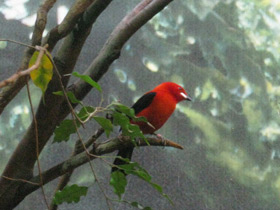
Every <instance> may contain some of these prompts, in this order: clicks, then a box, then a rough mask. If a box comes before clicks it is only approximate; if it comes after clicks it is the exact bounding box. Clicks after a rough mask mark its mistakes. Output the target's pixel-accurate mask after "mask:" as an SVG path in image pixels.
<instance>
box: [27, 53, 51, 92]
mask: <svg viewBox="0 0 280 210" xmlns="http://www.w3.org/2000/svg"><path fill="white" fill-rule="evenodd" d="M38 55H39V52H38V51H35V52H34V54H33V55H32V57H31V59H30V61H29V65H28V66H29V67H31V66H33V65H34V64H35V63H36V60H37V58H38ZM49 55H50V54H49ZM52 76H53V65H52V62H51V61H50V59H49V58H48V56H47V55H46V54H44V55H43V57H42V59H41V63H40V66H39V67H38V68H37V69H35V70H34V71H32V72H31V73H30V77H31V79H32V81H33V82H34V84H35V85H36V86H37V87H39V88H41V90H42V91H43V93H45V91H46V89H47V87H48V84H49V82H50V81H51V79H52Z"/></svg>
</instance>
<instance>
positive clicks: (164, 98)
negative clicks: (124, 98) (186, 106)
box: [112, 82, 191, 171]
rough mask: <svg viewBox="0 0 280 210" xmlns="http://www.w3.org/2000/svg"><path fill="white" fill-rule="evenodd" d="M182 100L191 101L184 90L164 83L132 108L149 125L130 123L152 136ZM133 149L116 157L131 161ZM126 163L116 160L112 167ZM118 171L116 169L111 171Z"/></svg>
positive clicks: (122, 151)
mask: <svg viewBox="0 0 280 210" xmlns="http://www.w3.org/2000/svg"><path fill="white" fill-rule="evenodd" d="M183 100H189V101H191V98H190V97H189V96H188V94H187V93H186V91H185V90H184V88H182V87H181V86H180V85H178V84H176V83H173V82H164V83H162V84H160V85H158V86H157V87H155V88H154V89H153V90H151V91H149V92H147V93H145V94H144V95H143V96H142V97H141V98H140V99H138V101H137V102H136V103H135V104H134V105H133V106H132V108H133V109H134V111H135V115H136V116H137V117H142V116H143V117H145V118H146V119H147V120H148V122H149V123H145V122H133V121H132V122H131V123H133V124H136V125H138V126H139V128H140V129H141V131H142V132H143V134H153V133H154V132H155V131H156V130H158V129H160V128H161V127H162V126H163V125H164V123H165V122H166V121H167V120H168V118H169V117H170V116H171V114H172V113H173V112H174V110H175V108H176V104H177V103H179V102H180V101H183ZM132 152H133V147H128V148H124V149H121V150H119V152H118V154H117V156H121V157H123V158H129V159H131V156H132ZM122 164H126V162H124V161H122V160H121V159H118V158H116V159H115V161H114V165H122ZM115 170H118V169H117V168H116V167H113V168H112V171H115Z"/></svg>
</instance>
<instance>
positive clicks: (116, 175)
mask: <svg viewBox="0 0 280 210" xmlns="http://www.w3.org/2000/svg"><path fill="white" fill-rule="evenodd" d="M110 185H112V186H113V188H114V192H115V194H116V195H118V196H119V199H121V195H122V194H123V193H124V192H125V187H126V185H127V181H126V177H125V175H124V174H123V173H122V172H120V171H114V172H113V173H112V174H111V179H110Z"/></svg>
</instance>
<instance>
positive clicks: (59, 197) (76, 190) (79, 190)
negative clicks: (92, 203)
mask: <svg viewBox="0 0 280 210" xmlns="http://www.w3.org/2000/svg"><path fill="white" fill-rule="evenodd" d="M87 191H88V187H84V186H78V185H76V184H73V185H71V186H66V187H64V188H63V190H61V191H58V192H56V193H55V195H54V198H53V201H54V203H55V204H56V205H59V204H62V203H63V202H66V203H72V202H74V203H78V202H79V201H80V197H81V196H85V195H86V194H87Z"/></svg>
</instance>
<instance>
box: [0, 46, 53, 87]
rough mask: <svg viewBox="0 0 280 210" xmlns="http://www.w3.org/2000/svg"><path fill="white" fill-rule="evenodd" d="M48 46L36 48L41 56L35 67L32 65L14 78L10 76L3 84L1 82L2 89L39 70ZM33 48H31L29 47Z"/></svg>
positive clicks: (14, 75)
mask: <svg viewBox="0 0 280 210" xmlns="http://www.w3.org/2000/svg"><path fill="white" fill-rule="evenodd" d="M47 46H48V45H46V46H44V47H40V46H35V49H37V50H39V55H38V57H37V59H36V62H35V64H34V65H32V66H31V67H30V68H28V69H26V70H23V71H18V72H17V73H15V74H13V75H12V76H10V77H9V78H8V79H5V80H3V81H2V82H0V88H2V87H5V86H7V85H8V84H10V83H12V82H15V81H16V80H17V79H18V78H20V77H22V76H25V75H29V74H30V73H31V72H32V71H34V70H36V69H38V68H39V66H40V64H41V60H42V58H43V55H44V53H45V52H46V48H47ZM29 47H31V46H29Z"/></svg>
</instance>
